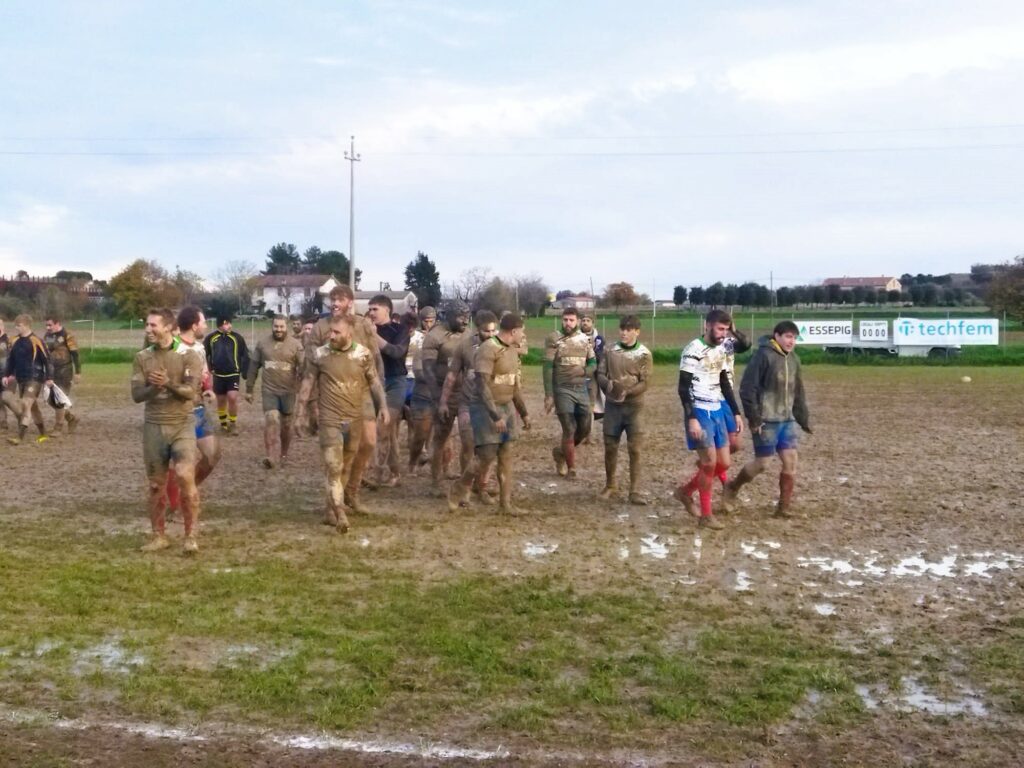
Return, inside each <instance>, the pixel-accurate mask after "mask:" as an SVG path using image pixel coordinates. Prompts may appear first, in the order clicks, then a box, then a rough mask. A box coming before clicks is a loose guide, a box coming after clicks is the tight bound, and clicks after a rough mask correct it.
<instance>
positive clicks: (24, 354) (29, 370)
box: [4, 333, 53, 383]
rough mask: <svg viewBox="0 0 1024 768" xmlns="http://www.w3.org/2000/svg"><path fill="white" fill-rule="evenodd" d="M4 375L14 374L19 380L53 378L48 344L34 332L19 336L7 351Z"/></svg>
mask: <svg viewBox="0 0 1024 768" xmlns="http://www.w3.org/2000/svg"><path fill="white" fill-rule="evenodd" d="M4 376H13V377H14V378H15V379H17V380H18V381H19V382H22V383H24V382H27V381H46V380H47V379H52V378H53V366H52V365H51V364H50V355H49V353H48V352H47V351H46V345H45V344H43V342H42V341H41V340H40V339H39V337H38V336H36V335H35V334H34V333H31V334H29V335H28V336H19V337H18V338H16V339H15V340H14V343H13V344H11V349H10V351H9V352H8V353H7V365H6V366H5V367H4Z"/></svg>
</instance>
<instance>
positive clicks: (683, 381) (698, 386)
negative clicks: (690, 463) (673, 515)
mask: <svg viewBox="0 0 1024 768" xmlns="http://www.w3.org/2000/svg"><path fill="white" fill-rule="evenodd" d="M731 327H732V317H731V316H730V315H729V313H728V312H726V311H724V310H721V309H713V310H711V311H710V312H708V314H707V315H706V316H705V318H704V335H703V336H701V337H700V338H697V339H694V340H693V341H691V342H690V343H689V344H687V345H686V348H685V349H683V353H682V356H681V358H680V361H679V399H680V401H681V402H682V404H683V418H684V424H685V430H686V445H687V447H688V448H689V449H690V450H691V451H696V452H697V456H698V465H697V473H696V474H695V475H694V476H693V478H691V479H690V481H689V482H687V483H684V484H681V485H680V486H679V487H678V488H676V490H675V493H674V494H673V495H674V496H675V498H676V499H678V500H679V501H680V502H682V504H683V506H684V507H686V511H687V512H689V513H690V514H691V515H694V516H697V517H699V519H700V525H701V526H703V527H707V528H712V529H720V528H722V527H723V526H722V523H721V522H720V521H719V520H718V519H717V518H716V517H715V516H714V515H713V514H712V511H711V495H712V489H713V485H714V479H715V476H716V475H718V474H720V473H722V472H725V471H727V470H728V469H729V436H728V432H727V431H726V426H725V417H724V415H723V413H722V399H723V398H724V399H725V400H726V402H728V403H729V406H730V407H731V408H732V409H733V412H734V413H736V414H737V424H738V425H739V424H741V422H740V421H739V418H740V417H739V407H738V406H737V404H736V397H735V395H734V393H733V389H732V384H731V383H730V381H729V375H728V373H727V372H726V370H725V359H726V356H727V354H728V349H727V348H726V346H725V344H724V343H723V342H724V341H725V340H726V338H727V337H728V334H729V329H730V328H731ZM694 491H697V493H698V495H699V497H700V511H699V512H698V511H697V509H696V507H695V506H694V503H693V493H694Z"/></svg>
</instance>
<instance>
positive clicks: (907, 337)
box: [892, 317, 999, 346]
mask: <svg viewBox="0 0 1024 768" xmlns="http://www.w3.org/2000/svg"><path fill="white" fill-rule="evenodd" d="M892 325H893V338H894V340H895V342H896V344H908V345H910V344H917V345H922V346H927V345H929V344H930V345H933V346H944V345H952V344H962V345H966V344H998V343H999V321H998V320H996V319H994V318H991V317H972V318H959V317H958V318H946V317H942V318H934V317H932V318H928V319H925V320H918V319H915V318H912V317H900V318H897V319H896V320H893V321H892Z"/></svg>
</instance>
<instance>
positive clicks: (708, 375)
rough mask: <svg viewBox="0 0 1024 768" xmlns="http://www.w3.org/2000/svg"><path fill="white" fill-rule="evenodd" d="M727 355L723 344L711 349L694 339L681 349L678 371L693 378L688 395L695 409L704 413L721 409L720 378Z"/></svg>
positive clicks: (699, 340) (703, 342)
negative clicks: (684, 372) (690, 396)
mask: <svg viewBox="0 0 1024 768" xmlns="http://www.w3.org/2000/svg"><path fill="white" fill-rule="evenodd" d="M729 348H730V349H731V346H730V347H729ZM727 355H728V352H727V348H726V346H725V344H719V345H718V346H715V347H712V346H709V345H708V344H707V342H705V341H704V339H703V338H698V339H694V340H693V341H691V342H690V343H689V344H687V345H686V348H685V349H683V354H682V355H681V357H680V358H679V370H681V371H686V372H687V373H689V374H691V375H692V376H693V380H692V382H691V384H690V394H691V395H692V396H693V404H694V406H695V407H697V408H703V409H704V410H706V411H717V410H718V409H719V408H721V407H722V400H723V399H724V396H723V395H722V378H721V377H722V371H724V370H725V364H726V357H727Z"/></svg>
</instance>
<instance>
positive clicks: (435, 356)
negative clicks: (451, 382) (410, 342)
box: [413, 300, 469, 493]
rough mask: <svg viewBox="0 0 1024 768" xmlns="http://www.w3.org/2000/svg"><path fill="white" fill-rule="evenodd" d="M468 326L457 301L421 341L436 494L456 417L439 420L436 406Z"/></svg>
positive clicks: (465, 313)
mask: <svg viewBox="0 0 1024 768" xmlns="http://www.w3.org/2000/svg"><path fill="white" fill-rule="evenodd" d="M468 325H469V307H468V306H466V304H465V303H463V302H461V301H457V300H455V301H449V302H446V304H445V308H444V322H443V323H439V324H437V325H435V326H434V327H433V328H432V329H431V330H430V333H428V334H427V337H426V338H425V339H424V340H423V351H422V352H421V353H420V362H421V364H422V365H423V379H424V383H425V384H426V386H427V392H426V396H427V397H428V398H429V406H428V407H429V409H430V414H431V416H432V418H433V419H434V426H433V432H434V434H433V451H434V452H433V454H432V455H431V457H430V476H431V478H432V480H433V484H434V489H435V491H436V492H437V493H443V492H444V488H443V487H442V482H441V481H442V476H443V475H444V471H445V465H446V464H447V463H448V462H447V461H446V457H445V450H446V445H447V443H448V438H449V437H451V434H452V427H453V426H454V422H455V416H456V414H454V413H452V412H451V411H449V412H448V413H446V414H445V415H444V418H443V419H442V418H441V413H440V412H439V411H438V405H439V404H440V402H441V393H442V392H443V391H444V380H445V377H446V376H447V375H448V361H449V360H450V359H451V357H452V355H453V354H454V353H455V350H456V349H457V348H458V346H459V344H460V343H461V341H462V339H463V337H464V335H465V333H466V327H467V326H468ZM421 399H422V395H421ZM415 401H416V394H415V393H414V394H413V403H414V406H415ZM414 412H415V408H414ZM421 417H422V416H421ZM461 469H462V471H463V472H464V471H465V470H466V467H461Z"/></svg>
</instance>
